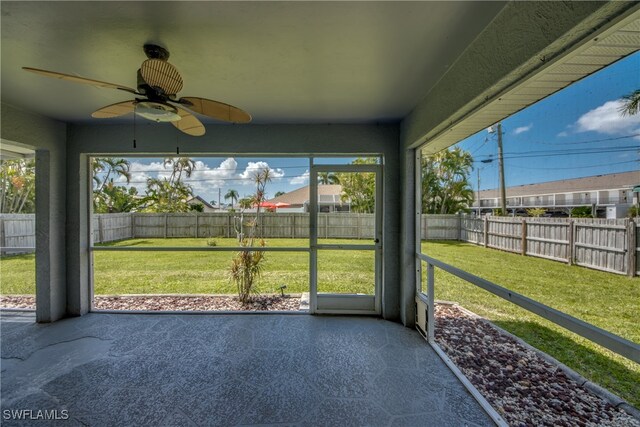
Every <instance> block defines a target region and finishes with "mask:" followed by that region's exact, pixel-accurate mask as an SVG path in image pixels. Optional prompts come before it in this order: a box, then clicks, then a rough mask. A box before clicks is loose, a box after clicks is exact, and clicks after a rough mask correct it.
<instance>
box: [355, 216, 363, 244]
mask: <svg viewBox="0 0 640 427" xmlns="http://www.w3.org/2000/svg"><path fill="white" fill-rule="evenodd" d="M357 215H358V216H357V217H356V238H357V239H362V233H361V232H360V228H361V227H362V220H361V218H360V214H357Z"/></svg>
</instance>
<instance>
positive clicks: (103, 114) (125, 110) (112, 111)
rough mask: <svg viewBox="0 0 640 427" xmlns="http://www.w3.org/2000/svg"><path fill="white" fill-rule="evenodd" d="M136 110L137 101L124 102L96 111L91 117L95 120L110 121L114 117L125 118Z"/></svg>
mask: <svg viewBox="0 0 640 427" xmlns="http://www.w3.org/2000/svg"><path fill="white" fill-rule="evenodd" d="M135 108H136V101H134V100H131V101H124V102H118V103H117V104H111V105H107V106H106V107H102V108H100V109H99V110H96V111H94V112H93V113H92V114H91V117H93V118H95V119H110V118H112V117H118V116H124V115H125V114H129V113H133V112H134V110H135Z"/></svg>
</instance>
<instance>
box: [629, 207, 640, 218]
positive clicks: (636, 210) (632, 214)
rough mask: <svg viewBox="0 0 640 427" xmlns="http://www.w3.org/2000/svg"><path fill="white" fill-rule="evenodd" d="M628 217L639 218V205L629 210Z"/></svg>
mask: <svg viewBox="0 0 640 427" xmlns="http://www.w3.org/2000/svg"><path fill="white" fill-rule="evenodd" d="M627 216H628V217H629V218H635V217H637V216H640V206H638V205H633V206H631V207H630V208H629V212H627Z"/></svg>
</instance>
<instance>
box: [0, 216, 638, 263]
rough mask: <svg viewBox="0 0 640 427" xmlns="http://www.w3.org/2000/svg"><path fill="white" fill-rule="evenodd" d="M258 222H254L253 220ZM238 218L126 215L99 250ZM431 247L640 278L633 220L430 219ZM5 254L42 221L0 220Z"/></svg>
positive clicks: (345, 225)
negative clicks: (451, 244) (446, 244)
mask: <svg viewBox="0 0 640 427" xmlns="http://www.w3.org/2000/svg"><path fill="white" fill-rule="evenodd" d="M250 218H252V216H251V214H247V215H246V216H245V220H249V219H250ZM237 221H238V220H237V215H234V214H232V213H176V214H164V213H159V214H151V213H120V214H98V215H94V217H93V221H92V233H93V241H94V243H106V242H112V241H116V240H123V239H131V238H164V237H168V238H170V237H195V238H206V237H235V236H236V231H235V226H236V225H237ZM259 224H260V225H259V226H260V228H261V232H262V233H261V234H262V236H264V237H267V238H307V237H309V214H308V213H263V214H261V217H260V223H259ZM420 228H421V230H420V235H421V238H422V239H423V240H461V241H465V242H471V243H475V244H477V245H481V246H484V247H487V248H494V249H500V250H504V251H509V252H514V253H519V254H522V255H527V256H534V257H539V258H546V259H551V260H555V261H560V262H566V263H569V264H574V263H575V264H577V265H581V266H584V267H588V268H594V269H597V270H603V271H609V272H613V273H619V274H629V275H640V256H638V253H639V252H640V239H638V238H637V236H638V234H639V233H640V231H639V230H638V228H640V224H638V222H636V221H631V220H628V219H613V220H606V219H591V218H584V219H578V218H575V219H567V218H505V217H483V218H478V217H475V216H469V215H422V217H421V227H420ZM373 235H374V216H373V214H354V213H326V214H325V213H321V214H319V215H318V236H319V237H321V238H337V239H340V238H346V239H372V238H373ZM0 247H1V248H2V249H1V252H2V254H3V255H4V254H17V253H28V252H33V251H34V248H35V216H34V215H33V214H21V215H10V214H2V215H0Z"/></svg>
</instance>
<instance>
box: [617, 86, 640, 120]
mask: <svg viewBox="0 0 640 427" xmlns="http://www.w3.org/2000/svg"><path fill="white" fill-rule="evenodd" d="M622 99H623V100H624V105H622V107H621V108H620V112H621V113H622V116H623V117H624V116H633V115H635V114H638V112H639V111H640V89H636V90H634V91H633V92H631V93H630V94H628V95H625V96H623V97H622Z"/></svg>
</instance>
